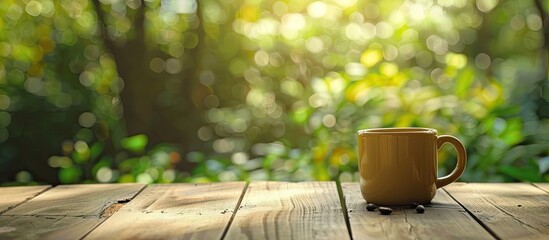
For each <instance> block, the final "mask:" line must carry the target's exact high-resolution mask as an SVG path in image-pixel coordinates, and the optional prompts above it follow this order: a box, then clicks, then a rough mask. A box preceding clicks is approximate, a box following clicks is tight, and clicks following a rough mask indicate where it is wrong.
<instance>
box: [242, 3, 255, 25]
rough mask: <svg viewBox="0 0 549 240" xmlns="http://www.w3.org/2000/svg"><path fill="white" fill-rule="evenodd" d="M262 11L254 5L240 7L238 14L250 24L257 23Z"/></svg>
mask: <svg viewBox="0 0 549 240" xmlns="http://www.w3.org/2000/svg"><path fill="white" fill-rule="evenodd" d="M259 15H260V11H259V9H258V8H257V6H255V5H252V4H244V5H242V7H240V10H239V11H238V13H237V16H238V18H241V19H242V20H246V21H248V22H255V21H257V20H258V19H259Z"/></svg>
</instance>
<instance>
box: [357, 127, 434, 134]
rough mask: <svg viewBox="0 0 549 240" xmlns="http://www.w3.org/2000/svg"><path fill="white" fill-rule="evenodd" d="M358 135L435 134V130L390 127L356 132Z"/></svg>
mask: <svg viewBox="0 0 549 240" xmlns="http://www.w3.org/2000/svg"><path fill="white" fill-rule="evenodd" d="M358 134H359V135H363V134H368V135H370V134H376V135H382V134H434V135H436V134H437V130H436V129H433V128H423V127H392V128H368V129H361V130H358Z"/></svg>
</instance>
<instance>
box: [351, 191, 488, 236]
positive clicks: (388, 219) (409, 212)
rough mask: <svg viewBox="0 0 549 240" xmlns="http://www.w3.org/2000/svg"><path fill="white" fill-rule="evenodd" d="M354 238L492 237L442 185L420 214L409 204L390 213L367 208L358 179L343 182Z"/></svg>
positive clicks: (395, 208) (393, 207) (394, 207)
mask: <svg viewBox="0 0 549 240" xmlns="http://www.w3.org/2000/svg"><path fill="white" fill-rule="evenodd" d="M342 190H343V195H344V199H345V204H346V206H347V212H348V214H349V223H350V226H351V232H352V235H353V239H424V238H436V239H493V237H492V236H491V235H490V233H488V232H487V231H486V230H485V229H484V228H483V227H482V226H481V225H480V224H478V223H477V222H476V221H475V220H474V219H473V218H472V217H471V216H470V215H469V214H468V213H467V212H466V211H465V210H464V209H463V208H462V207H461V206H460V205H459V204H458V203H456V202H455V201H454V200H453V199H452V198H451V197H449V196H448V194H447V193H446V192H444V191H443V190H441V189H439V190H438V191H437V194H436V196H435V199H433V201H432V202H431V204H430V205H427V206H426V210H425V213H423V214H418V213H417V212H416V210H415V209H413V208H411V207H408V206H391V208H392V209H393V213H392V214H391V215H381V214H380V213H379V212H378V211H377V210H376V211H372V212H369V211H367V210H366V205H367V203H366V201H365V200H364V198H363V197H362V194H361V193H360V186H359V184H358V183H343V184H342Z"/></svg>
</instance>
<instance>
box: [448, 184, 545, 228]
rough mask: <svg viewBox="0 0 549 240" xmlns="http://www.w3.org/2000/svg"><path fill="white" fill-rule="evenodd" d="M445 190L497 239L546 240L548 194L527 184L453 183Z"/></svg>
mask: <svg viewBox="0 0 549 240" xmlns="http://www.w3.org/2000/svg"><path fill="white" fill-rule="evenodd" d="M446 190H447V191H448V193H450V195H452V196H453V197H454V198H455V199H456V200H457V201H459V202H460V203H461V204H462V205H463V206H464V207H465V208H467V210H469V211H470V212H471V213H472V214H474V215H475V216H476V217H477V218H478V219H479V220H480V221H482V223H483V224H484V225H485V226H487V227H488V228H489V229H490V230H491V231H492V232H493V233H494V234H495V235H496V236H497V237H498V238H501V239H518V238H520V239H536V238H539V239H543V238H545V239H549V194H548V193H547V192H545V191H543V190H541V189H539V188H537V187H535V186H533V185H531V184H528V183H470V184H454V185H451V186H448V187H446Z"/></svg>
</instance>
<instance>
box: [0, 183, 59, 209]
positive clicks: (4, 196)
mask: <svg viewBox="0 0 549 240" xmlns="http://www.w3.org/2000/svg"><path fill="white" fill-rule="evenodd" d="M50 187H51V186H28V187H3V188H0V214H2V213H4V212H6V211H8V210H10V209H12V208H14V207H16V206H17V205H19V204H21V203H23V202H25V201H27V200H29V199H31V198H33V197H35V196H36V195H38V194H40V193H42V192H44V191H46V190H47V189H49V188H50Z"/></svg>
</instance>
